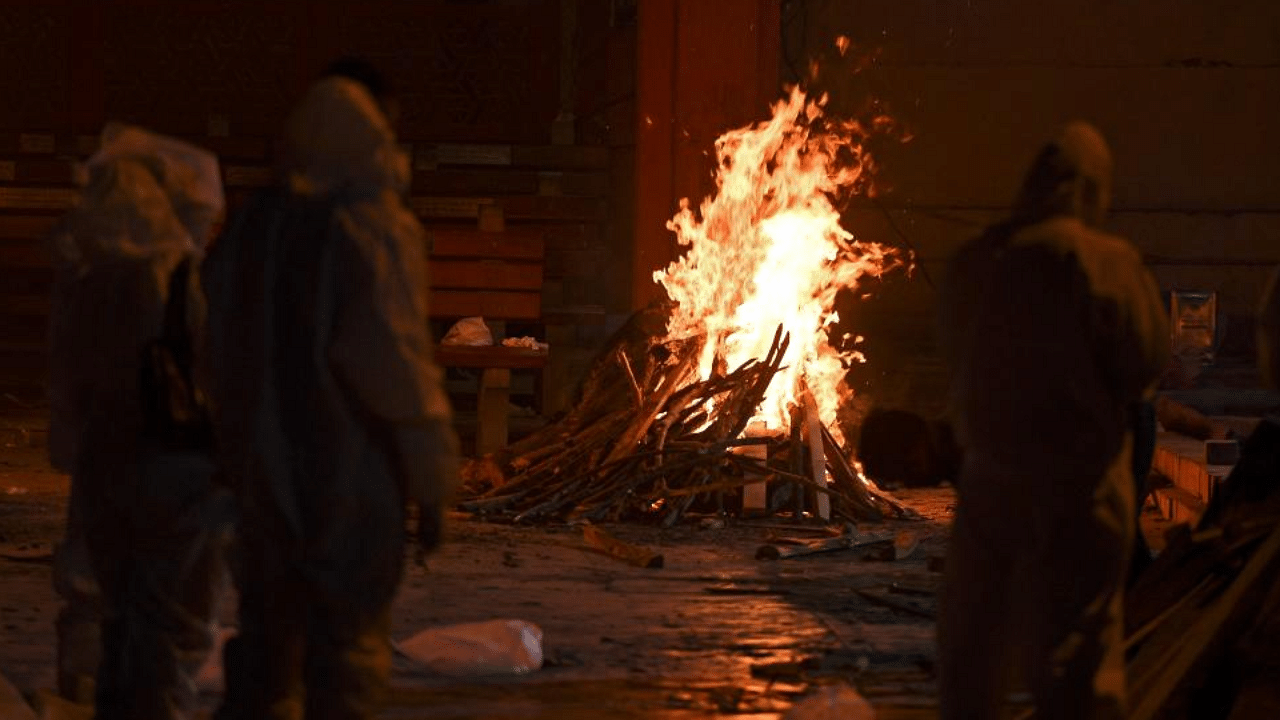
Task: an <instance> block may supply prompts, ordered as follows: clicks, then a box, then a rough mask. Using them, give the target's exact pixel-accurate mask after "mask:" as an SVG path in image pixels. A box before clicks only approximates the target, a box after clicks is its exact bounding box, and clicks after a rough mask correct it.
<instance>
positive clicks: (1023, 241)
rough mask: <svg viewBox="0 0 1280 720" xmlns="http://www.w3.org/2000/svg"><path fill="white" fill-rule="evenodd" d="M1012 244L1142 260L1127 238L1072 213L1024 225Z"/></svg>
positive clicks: (1119, 259)
mask: <svg viewBox="0 0 1280 720" xmlns="http://www.w3.org/2000/svg"><path fill="white" fill-rule="evenodd" d="M1011 244H1012V245H1013V246H1014V247H1018V248H1026V249H1040V250H1049V251H1052V252H1054V253H1056V254H1061V255H1075V256H1077V257H1079V258H1082V259H1083V258H1098V259H1101V260H1106V261H1109V262H1122V263H1141V262H1142V256H1141V254H1140V253H1139V252H1138V250H1137V248H1135V247H1134V246H1133V245H1132V244H1131V243H1130V242H1129V241H1128V240H1126V239H1124V238H1123V237H1121V236H1119V235H1115V234H1112V233H1109V232H1106V231H1104V230H1100V229H1098V228H1095V227H1092V226H1090V225H1088V224H1086V223H1085V222H1083V221H1081V220H1080V219H1079V218H1074V217H1056V218H1051V219H1049V220H1045V221H1043V222H1039V223H1036V224H1035V225H1030V226H1027V227H1026V228H1024V229H1023V230H1022V231H1020V232H1019V233H1018V234H1017V235H1016V236H1015V237H1014V239H1013V241H1012V243H1011Z"/></svg>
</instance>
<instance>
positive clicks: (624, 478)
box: [460, 327, 909, 525]
mask: <svg viewBox="0 0 1280 720" xmlns="http://www.w3.org/2000/svg"><path fill="white" fill-rule="evenodd" d="M624 337H625V333H624ZM705 342H706V340H705V338H702V337H695V338H688V339H683V340H672V341H664V342H659V341H654V340H652V339H651V338H650V337H645V336H642V335H641V336H633V337H631V338H629V340H627V341H622V342H617V343H615V344H614V345H613V346H611V347H610V348H609V349H608V350H607V351H606V352H605V353H603V354H602V356H601V357H600V358H599V359H598V360H597V362H596V363H595V364H594V366H593V367H592V369H591V370H590V372H589V373H588V376H587V378H586V381H585V382H584V384H583V387H582V391H581V393H580V398H579V400H578V402H577V403H576V404H575V405H574V406H573V407H572V409H571V410H569V411H568V412H567V413H565V414H564V415H563V416H562V417H560V418H559V419H558V420H556V421H555V422H552V423H551V424H549V425H548V426H546V427H544V428H542V429H541V430H539V431H538V432H536V433H534V434H533V435H531V436H529V437H527V438H525V439H523V440H522V441H521V442H519V443H517V444H515V445H512V446H510V447H508V448H506V449H505V450H504V451H502V452H500V453H496V454H494V455H491V456H489V457H487V458H484V459H482V460H481V461H479V463H478V464H479V465H482V466H484V467H486V468H487V469H488V476H489V480H490V482H489V483H488V486H487V487H484V486H480V487H477V486H476V485H471V486H470V487H471V490H472V492H471V494H470V497H466V498H465V499H464V501H463V502H462V503H461V505H460V507H461V509H462V510H465V511H469V512H473V513H477V514H482V515H486V516H489V517H493V518H498V519H505V520H510V521H514V522H554V521H564V520H573V519H582V520H590V521H603V520H611V521H616V520H632V521H647V522H660V523H662V524H664V525H672V524H675V523H676V522H679V520H680V519H681V517H683V516H684V515H685V514H686V513H688V512H690V511H691V510H696V509H710V510H712V511H732V510H734V509H735V508H734V498H736V497H737V493H738V492H739V491H740V490H741V488H743V487H745V486H747V485H753V484H759V483H762V482H770V481H772V485H773V486H774V488H775V489H774V491H773V493H772V497H771V498H770V505H769V508H767V510H773V511H780V510H782V506H783V505H784V504H785V505H786V510H787V511H788V512H792V513H796V514H803V513H805V512H807V511H806V507H808V508H809V511H811V510H813V509H815V508H817V507H818V506H822V508H823V509H827V508H829V511H828V512H827V514H828V515H829V516H830V518H824V519H832V518H842V517H843V518H846V519H870V518H874V519H879V518H883V517H894V516H896V517H904V516H907V515H908V514H909V511H908V510H907V509H906V508H904V507H903V506H901V505H899V504H898V503H897V502H895V501H894V500H893V499H892V498H890V497H888V496H886V495H884V494H882V493H880V492H878V491H877V490H876V489H875V488H873V487H871V486H870V484H869V483H867V482H865V481H864V480H863V479H862V478H861V477H860V475H859V474H858V473H857V471H856V470H855V469H854V468H853V467H852V466H851V465H850V464H849V462H848V461H847V459H846V455H845V454H844V451H843V450H842V449H841V448H840V447H839V445H838V443H837V442H836V440H835V438H833V437H832V435H831V433H830V432H829V431H828V430H827V429H826V428H825V427H822V425H821V422H820V421H819V420H818V418H817V413H816V411H814V410H812V409H810V410H809V411H808V412H805V411H804V410H799V411H797V412H796V413H795V417H794V418H793V423H792V428H791V432H789V433H787V432H785V431H783V432H779V433H777V434H774V435H762V436H749V437H748V436H744V431H745V430H746V429H747V425H748V423H749V422H750V421H751V418H752V416H753V415H755V413H756V412H757V409H758V408H759V406H760V403H761V401H762V400H763V398H764V396H765V392H766V390H767V389H768V387H769V384H770V382H771V381H772V380H773V378H774V375H775V374H777V372H778V371H779V369H780V368H781V365H782V359H783V357H784V356H785V355H786V351H787V345H788V338H787V337H786V336H785V335H784V334H783V332H782V328H781V327H779V328H778V331H777V332H776V334H775V336H774V340H773V344H772V347H771V348H770V350H769V352H768V354H767V355H766V356H765V357H764V358H762V359H756V360H751V361H748V362H746V363H744V364H743V365H741V366H740V367H737V368H733V369H728V368H724V367H720V368H719V369H718V370H717V371H716V372H714V373H712V375H711V377H709V378H707V379H701V378H700V377H699V372H698V360H699V357H700V356H701V353H702V349H703V344H704V343H705ZM748 445H755V446H760V445H763V446H766V448H767V452H764V453H744V452H742V451H741V448H742V447H743V446H748ZM470 474H471V475H472V476H473V477H474V476H475V475H476V474H477V473H476V469H475V467H474V466H473V468H472V469H471V472H470ZM828 474H829V475H830V479H831V480H832V482H828ZM495 475H497V476H498V477H496V478H495V477H494V476H495ZM806 503H808V505H807V506H806Z"/></svg>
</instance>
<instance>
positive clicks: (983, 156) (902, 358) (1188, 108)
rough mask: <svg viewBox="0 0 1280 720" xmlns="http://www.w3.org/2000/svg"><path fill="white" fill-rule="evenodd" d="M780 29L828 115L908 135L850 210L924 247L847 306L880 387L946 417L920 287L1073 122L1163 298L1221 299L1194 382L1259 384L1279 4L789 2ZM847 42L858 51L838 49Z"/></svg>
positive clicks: (896, 399)
mask: <svg viewBox="0 0 1280 720" xmlns="http://www.w3.org/2000/svg"><path fill="white" fill-rule="evenodd" d="M783 25H784V28H783V37H784V43H783V47H784V63H783V64H784V68H786V72H787V73H788V74H789V73H791V71H792V69H795V70H799V71H800V72H801V73H804V72H805V67H806V60H807V58H810V57H818V58H823V59H825V62H824V64H823V69H822V71H821V74H820V81H819V83H818V85H820V86H821V87H822V88H823V89H826V90H828V91H829V92H830V93H831V96H832V99H831V108H832V109H834V110H837V111H843V112H856V111H859V110H861V109H863V108H864V107H865V103H866V102H867V99H868V98H870V97H875V98H880V99H882V100H883V101H884V103H885V109H887V110H888V112H889V113H890V114H891V115H893V116H894V117H895V118H897V119H898V120H899V121H900V123H901V124H902V125H903V126H904V127H905V128H906V129H908V130H909V131H910V133H911V135H912V136H913V137H912V139H911V140H910V142H907V143H896V142H886V143H884V144H883V146H882V147H880V148H879V149H880V152H879V160H880V168H881V171H880V179H881V180H882V181H883V183H882V185H883V189H884V192H883V194H882V195H881V197H880V198H879V199H878V202H877V203H870V202H865V203H861V204H854V205H852V206H851V207H850V209H849V210H848V211H847V212H846V214H845V224H846V227H848V228H849V229H850V230H851V231H852V232H854V233H855V234H857V235H859V236H860V237H862V238H865V239H869V240H876V241H880V242H885V243H890V244H895V245H899V246H904V245H906V244H907V243H906V241H907V240H909V242H910V244H911V245H913V246H914V247H915V249H916V250H918V253H919V254H918V258H919V261H920V262H919V270H918V271H917V272H916V274H915V275H914V277H913V278H911V279H910V280H907V279H906V278H905V277H902V276H896V277H892V278H888V279H886V281H885V282H884V283H883V285H882V286H881V287H879V288H878V292H877V294H878V296H879V297H878V299H875V300H873V301H871V302H870V303H868V304H866V305H864V306H862V307H861V308H855V309H851V311H850V312H848V313H847V315H848V316H849V318H850V320H851V321H854V323H856V324H858V329H859V330H860V331H862V332H864V334H865V335H867V337H868V338H869V341H868V342H869V343H870V346H869V348H868V354H869V355H870V357H871V363H870V366H869V367H868V368H865V369H864V370H863V372H862V373H861V375H862V377H863V378H864V379H865V380H867V381H868V382H871V383H872V384H873V385H874V386H875V387H876V389H875V390H873V392H879V394H880V395H882V396H883V398H884V399H885V400H886V401H887V402H890V403H904V404H917V405H921V406H924V407H926V408H927V409H935V410H936V409H937V408H939V407H940V404H939V403H938V399H939V397H940V395H939V378H940V368H939V366H938V364H937V361H936V353H935V351H934V348H933V344H932V332H931V328H930V326H929V323H930V316H931V313H932V308H933V303H934V301H935V298H936V295H935V292H934V290H933V287H932V286H931V285H930V283H929V282H928V279H929V278H932V279H933V280H937V279H938V277H939V275H940V274H941V269H942V264H943V263H944V262H945V260H946V258H947V257H949V256H950V254H951V253H952V252H954V250H955V249H956V248H957V246H958V245H959V244H960V243H961V242H963V241H964V240H965V239H966V238H967V237H969V236H971V235H972V234H973V233H975V232H976V231H977V230H978V229H979V228H980V227H981V226H982V225H984V224H986V223H989V222H991V221H992V220H994V219H996V218H998V217H999V216H1000V215H1001V214H1002V213H1004V212H1005V210H1006V209H1007V207H1008V205H1009V203H1010V202H1011V200H1012V198H1013V195H1014V193H1015V191H1016V189H1017V186H1018V184H1019V183H1020V181H1021V176H1022V173H1023V171H1024V169H1025V168H1026V166H1027V165H1028V164H1029V163H1030V161H1031V159H1032V157H1033V156H1034V154H1035V152H1036V151H1037V150H1038V149H1039V147H1040V145H1041V144H1042V143H1043V142H1044V141H1045V140H1046V139H1048V138H1049V137H1050V136H1051V134H1052V133H1053V131H1054V129H1055V127H1057V126H1058V125H1059V124H1061V123H1063V122H1066V121H1069V120H1073V119H1085V120H1089V121H1091V122H1093V123H1095V124H1096V125H1097V126H1098V127H1099V128H1100V129H1101V130H1102V131H1103V133H1104V134H1105V135H1106V136H1107V138H1108V139H1109V141H1110V142H1111V145H1112V151H1113V154H1114V157H1115V168H1116V172H1115V187H1114V189H1115V198H1114V210H1113V213H1112V217H1111V220H1110V225H1111V227H1112V229H1113V230H1115V231H1117V232H1119V233H1121V234H1123V235H1125V236H1127V237H1128V238H1130V239H1131V240H1132V241H1133V243H1134V244H1135V245H1136V246H1137V247H1138V248H1139V249H1140V250H1141V251H1142V252H1143V254H1144V256H1145V257H1146V260H1147V263H1148V264H1149V266H1150V267H1151V269H1152V271H1153V272H1154V274H1155V276H1156V278H1157V279H1158V281H1159V282H1160V285H1161V287H1162V289H1164V290H1166V291H1168V290H1172V289H1205V290H1213V291H1216V292H1217V293H1218V296H1219V302H1220V306H1221V309H1222V311H1223V318H1222V319H1223V320H1224V321H1225V322H1226V337H1224V338H1223V342H1224V346H1223V347H1222V348H1221V350H1222V352H1221V354H1220V355H1221V357H1220V359H1219V363H1218V365H1219V367H1218V368H1217V369H1216V370H1210V371H1207V372H1206V373H1205V375H1204V376H1203V377H1201V378H1200V379H1199V380H1198V382H1200V383H1202V384H1203V383H1214V382H1223V383H1228V384H1230V383H1236V384H1249V383H1256V376H1254V375H1253V373H1252V367H1251V365H1252V360H1253V358H1252V324H1251V318H1250V315H1251V313H1252V311H1253V307H1254V305H1255V303H1256V302H1257V300H1258V297H1259V295H1260V293H1261V291H1262V288H1263V283H1264V281H1265V279H1266V278H1267V276H1268V275H1269V273H1270V272H1271V270H1272V268H1273V267H1274V266H1275V264H1276V263H1277V262H1280V173H1277V172H1276V160H1277V158H1280V134H1277V133H1276V132H1275V128H1276V127H1277V126H1278V125H1280V95H1278V94H1277V92H1276V88H1277V87H1280V5H1278V4H1276V3H1273V2H1270V1H1269V0H1225V1H1223V2H1210V1H1208V0H1129V1H1126V2H1116V1H1114V0H1042V1H1040V2H1034V3H1031V2H1021V1H1019V0H958V1H956V2H942V1H939V0H846V1H838V0H788V1H787V2H784V4H783ZM837 35H846V36H848V37H849V38H850V39H851V40H852V43H853V47H852V49H851V51H850V53H849V55H848V56H847V57H845V58H840V57H839V56H838V54H837V53H836V52H835V48H834V47H833V45H832V43H833V38H834V37H836V36H837ZM904 238H905V240H904ZM1067 341H1069V339H1068V338H1064V342H1067Z"/></svg>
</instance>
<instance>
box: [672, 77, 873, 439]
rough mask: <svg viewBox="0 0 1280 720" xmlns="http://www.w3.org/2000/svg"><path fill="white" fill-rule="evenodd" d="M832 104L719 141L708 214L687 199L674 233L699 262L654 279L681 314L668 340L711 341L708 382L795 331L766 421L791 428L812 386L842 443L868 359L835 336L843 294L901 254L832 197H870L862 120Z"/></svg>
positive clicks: (797, 94) (782, 107)
mask: <svg viewBox="0 0 1280 720" xmlns="http://www.w3.org/2000/svg"><path fill="white" fill-rule="evenodd" d="M824 103H825V98H821V99H818V100H812V99H809V98H808V97H806V95H805V93H804V92H802V91H801V90H799V89H798V88H797V89H794V90H792V92H791V95H790V97H789V98H788V99H786V100H782V101H779V102H778V103H777V105H775V106H774V109H773V110H774V113H773V118H772V119H771V120H769V121H767V122H763V123H759V124H757V125H755V126H752V127H747V128H742V129H739V130H733V131H730V132H728V133H725V134H724V135H723V136H721V137H720V138H719V139H718V140H717V141H716V156H717V159H718V161H719V168H718V170H717V172H716V186H717V191H716V193H715V194H714V195H713V196H712V197H709V198H706V199H705V200H704V201H703V202H702V205H701V207H700V208H699V213H698V214H695V213H694V212H693V210H692V209H691V208H690V207H689V202H688V200H687V199H685V200H681V203H680V207H681V210H680V212H679V213H677V214H676V216H675V217H674V218H672V219H671V221H670V222H668V223H667V227H668V228H669V229H671V230H673V231H675V233H676V235H677V237H678V239H679V241H680V244H681V245H685V246H688V248H689V249H688V252H687V253H686V254H685V255H684V256H683V257H682V258H681V259H680V260H678V261H676V262H674V263H672V264H671V265H670V266H669V267H668V268H667V269H666V270H661V271H658V272H655V273H654V280H655V281H657V282H658V283H661V284H662V286H663V287H664V288H666V291H667V294H668V295H669V296H670V297H671V299H672V300H674V301H675V303H676V305H677V307H676V309H675V311H674V314H673V316H672V318H671V320H670V321H669V323H668V326H667V333H668V339H677V338H682V337H687V336H691V335H698V334H703V333H705V334H706V336H707V343H706V345H705V346H704V351H703V356H702V357H701V363H700V371H701V373H702V377H703V378H704V379H705V378H707V377H710V375H711V373H712V372H713V371H714V370H715V369H716V367H717V365H718V364H720V365H721V366H726V365H727V367H729V368H734V367H737V366H739V365H741V364H742V363H743V362H746V361H748V360H750V359H752V358H762V357H764V356H765V354H766V353H767V352H768V349H769V345H770V343H771V341H772V340H773V336H774V331H775V330H776V329H777V327H778V325H779V324H781V325H783V327H784V328H785V330H786V331H787V332H789V333H790V334H791V345H790V348H789V350H788V352H787V354H786V358H785V361H784V367H783V369H782V371H781V372H779V373H778V374H777V375H776V376H775V378H774V380H773V384H772V385H770V387H769V391H768V393H767V395H766V397H765V401H764V403H763V404H762V405H761V408H760V412H759V415H758V417H757V419H758V420H761V421H763V422H764V423H765V424H766V426H767V427H769V428H784V427H788V426H789V423H790V408H791V407H792V406H793V405H794V404H796V403H797V402H799V401H800V400H801V393H802V392H803V390H804V388H806V387H807V388H809V389H810V390H811V391H812V393H813V395H814V399H815V401H816V403H817V406H818V410H819V414H820V416H821V419H822V421H823V423H824V424H825V425H826V426H827V427H828V428H830V429H831V430H832V432H834V433H837V435H838V432H839V430H838V427H837V425H836V423H835V419H836V411H837V409H838V408H839V407H840V404H841V403H842V402H844V401H845V400H846V399H847V398H848V396H849V395H851V393H852V391H851V390H849V389H848V388H847V386H846V384H845V383H844V376H845V373H846V367H847V365H848V363H850V362H855V361H861V360H862V357H861V354H860V353H858V352H856V351H854V350H844V351H838V350H836V349H835V348H834V347H832V344H831V342H830V339H829V338H828V331H829V329H830V328H831V326H832V325H833V324H834V323H835V322H836V321H837V320H838V318H837V317H836V314H835V312H834V311H833V309H832V307H833V305H834V302H835V298H836V294H837V293H838V292H839V291H840V290H841V289H846V288H847V289H853V288H856V287H857V286H858V283H859V282H860V281H861V280H862V279H863V277H864V276H866V275H871V276H879V275H880V274H881V273H883V272H884V271H886V270H888V269H890V268H891V267H894V266H896V265H897V264H898V262H899V261H898V260H897V258H896V256H895V255H894V251H893V250H892V249H887V248H883V247H881V246H879V245H876V244H873V243H862V242H858V241H857V240H855V239H854V237H853V235H852V234H851V233H850V232H848V231H847V230H845V229H844V228H842V227H841V226H840V214H839V213H838V212H837V211H836V209H835V208H834V207H833V205H832V199H833V198H839V197H843V196H847V195H849V194H852V193H858V192H863V191H865V190H866V188H867V187H868V183H867V173H866V172H865V171H866V170H867V168H868V167H869V161H868V158H867V157H866V156H865V154H864V152H863V147H862V142H863V140H864V139H865V138H866V135H867V134H866V132H865V131H864V130H863V128H862V127H861V126H860V125H859V124H858V123H856V122H854V121H847V120H836V119H832V118H829V117H826V116H825V115H824V114H823V111H822V106H823V104H824ZM858 341H861V338H857V339H856V340H855V343H856V342H858Z"/></svg>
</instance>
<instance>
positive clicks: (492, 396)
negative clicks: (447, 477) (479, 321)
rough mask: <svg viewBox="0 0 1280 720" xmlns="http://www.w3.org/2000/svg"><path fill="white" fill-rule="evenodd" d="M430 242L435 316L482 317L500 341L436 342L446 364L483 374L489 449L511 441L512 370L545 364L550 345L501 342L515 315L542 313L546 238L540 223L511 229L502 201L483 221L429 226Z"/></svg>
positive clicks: (479, 448) (481, 447)
mask: <svg viewBox="0 0 1280 720" xmlns="http://www.w3.org/2000/svg"><path fill="white" fill-rule="evenodd" d="M427 244H428V249H429V262H430V266H429V268H430V269H429V273H430V280H431V298H430V312H431V318H432V319H433V320H435V321H443V322H445V323H452V322H454V321H457V320H460V319H462V318H466V317H482V318H484V319H485V321H486V323H487V324H488V325H489V327H490V330H491V331H492V332H493V334H494V339H495V342H496V343H498V344H495V345H489V346H468V345H443V344H442V345H438V346H437V347H436V362H438V363H439V364H440V365H441V366H442V367H445V368H466V369H471V370H476V371H478V372H479V374H480V377H479V383H478V387H477V388H476V390H477V394H476V433H475V452H476V454H477V455H484V454H486V453H490V452H493V451H495V450H499V449H501V448H503V447H505V446H506V445H507V442H508V439H509V435H510V426H509V420H510V406H511V380H512V376H511V373H512V371H513V370H542V369H543V368H544V367H546V364H547V357H548V353H547V351H546V350H536V349H532V348H524V347H507V346H504V345H502V344H500V343H501V339H502V338H503V336H504V335H505V334H506V324H507V323H508V322H509V321H524V322H532V321H537V320H538V319H539V316H540V314H541V309H542V267H543V255H544V252H545V243H544V241H543V237H542V234H541V232H540V231H538V230H536V229H511V230H508V229H506V227H505V223H504V221H503V218H502V211H501V208H500V207H498V206H496V205H494V206H488V207H485V208H482V209H481V210H480V211H479V227H478V228H475V229H462V228H449V227H433V228H429V229H428V231H427Z"/></svg>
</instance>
